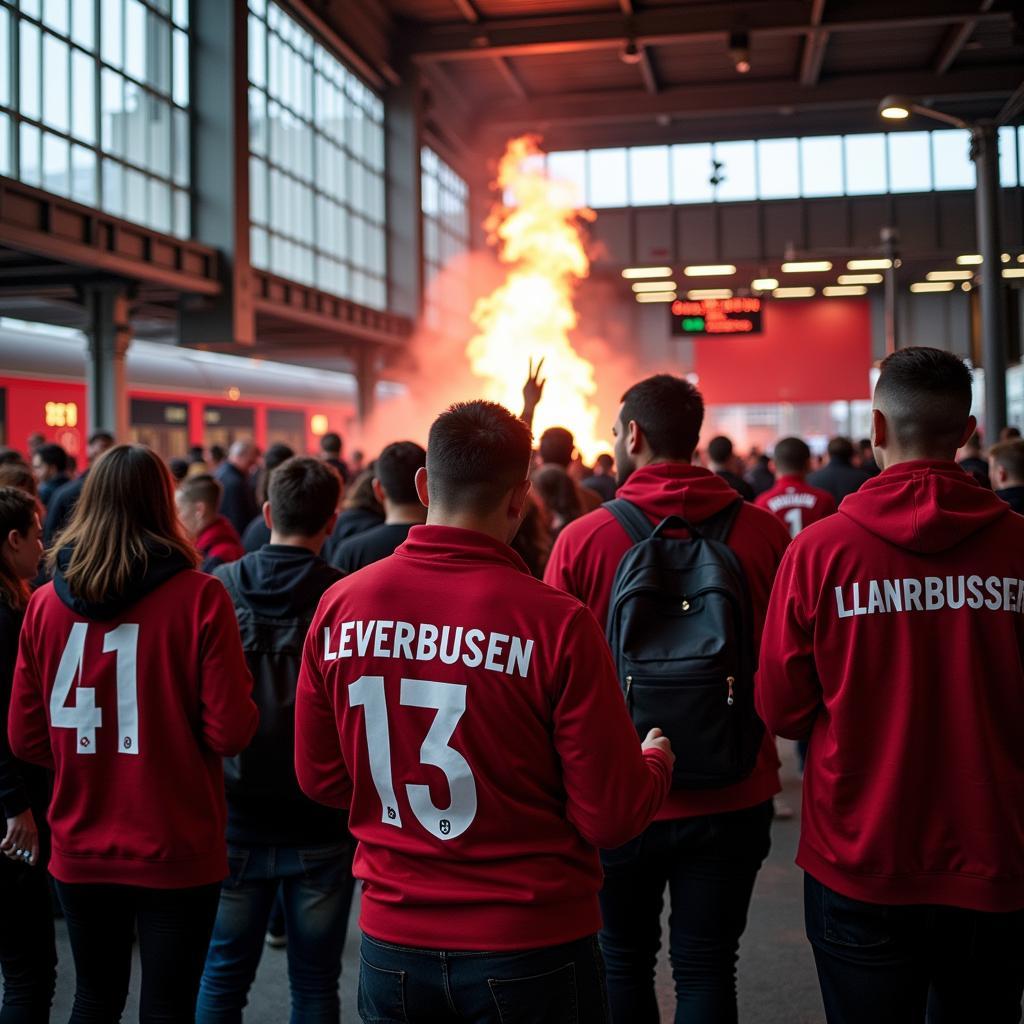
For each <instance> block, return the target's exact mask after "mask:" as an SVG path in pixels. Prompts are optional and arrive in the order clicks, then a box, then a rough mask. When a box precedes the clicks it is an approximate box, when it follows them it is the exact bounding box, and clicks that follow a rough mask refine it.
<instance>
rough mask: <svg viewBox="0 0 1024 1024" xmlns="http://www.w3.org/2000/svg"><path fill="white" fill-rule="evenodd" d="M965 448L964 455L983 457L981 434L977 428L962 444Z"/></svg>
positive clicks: (974, 457)
mask: <svg viewBox="0 0 1024 1024" xmlns="http://www.w3.org/2000/svg"><path fill="white" fill-rule="evenodd" d="M960 447H961V448H963V450H964V456H965V457H967V458H973V459H980V458H981V447H982V446H981V434H979V433H978V432H977V431H976V430H975V431H974V432H973V433H972V434H971V436H970V437H969V438H967V440H966V441H964V443H963V444H962V445H961V446H960Z"/></svg>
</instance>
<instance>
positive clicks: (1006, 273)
mask: <svg viewBox="0 0 1024 1024" xmlns="http://www.w3.org/2000/svg"><path fill="white" fill-rule="evenodd" d="M1003 277H1024V267H1007V268H1006V269H1005V270H1003Z"/></svg>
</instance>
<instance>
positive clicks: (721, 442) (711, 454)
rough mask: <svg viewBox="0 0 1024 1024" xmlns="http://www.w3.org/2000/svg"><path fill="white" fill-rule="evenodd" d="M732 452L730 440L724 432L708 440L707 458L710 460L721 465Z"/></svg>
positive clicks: (727, 459)
mask: <svg viewBox="0 0 1024 1024" xmlns="http://www.w3.org/2000/svg"><path fill="white" fill-rule="evenodd" d="M732 453H733V447H732V441H730V440H729V438H727V437H726V436H725V435H724V434H719V435H718V437H713V438H711V440H710V441H708V458H709V459H710V460H711V461H712V462H717V463H718V464H719V465H720V466H721V465H723V464H725V463H726V462H728V461H729V460H730V459H731V458H732Z"/></svg>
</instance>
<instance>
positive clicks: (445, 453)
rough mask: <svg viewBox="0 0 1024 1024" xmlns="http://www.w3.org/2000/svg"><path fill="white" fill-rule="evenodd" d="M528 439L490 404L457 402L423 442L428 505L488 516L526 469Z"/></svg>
mask: <svg viewBox="0 0 1024 1024" xmlns="http://www.w3.org/2000/svg"><path fill="white" fill-rule="evenodd" d="M532 448H533V435H532V434H531V433H530V428H529V427H528V426H527V425H526V424H525V423H524V422H523V421H522V420H521V419H519V417H518V416H514V415H513V414H512V413H510V412H509V411H508V409H506V408H505V407H504V406H502V405H498V404H497V403H495V402H485V401H483V400H478V401H474V402H458V403H457V404H455V405H453V406H451V408H449V409H447V410H446V411H445V412H443V413H441V415H440V416H438V418H437V419H436V420H434V423H433V425H432V426H431V428H430V435H429V437H428V439H427V486H428V489H429V491H430V500H431V501H436V502H437V503H438V504H440V505H442V506H444V507H445V508H448V509H468V510H471V511H473V512H475V513H478V514H479V513H483V514H486V513H488V512H493V511H494V509H495V507H496V506H497V504H498V502H500V501H501V499H502V498H503V497H504V495H505V494H507V493H508V492H509V491H510V490H511V489H512V488H513V487H515V486H516V484H518V483H520V482H521V481H523V480H525V479H526V475H527V473H528V472H529V469H530V457H531V452H532Z"/></svg>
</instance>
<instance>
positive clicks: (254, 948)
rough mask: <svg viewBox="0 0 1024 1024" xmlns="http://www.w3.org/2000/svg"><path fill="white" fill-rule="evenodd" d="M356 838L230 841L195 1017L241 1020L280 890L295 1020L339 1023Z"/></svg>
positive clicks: (214, 1023) (202, 1023) (224, 1022)
mask: <svg viewBox="0 0 1024 1024" xmlns="http://www.w3.org/2000/svg"><path fill="white" fill-rule="evenodd" d="M352 853H353V845H352V844H351V843H348V842H345V843H332V844H331V845H325V846H311V847H305V848H303V849H294V848H291V847H281V846H278V847H275V846H250V847H243V846H231V847H229V849H228V862H229V864H230V865H231V874H230V876H229V877H228V878H227V880H226V881H225V882H224V886H223V888H222V889H221V894H220V906H219V908H218V910H217V923H216V925H215V926H214V929H213V938H212V940H211V941H210V951H209V953H208V954H207V957H206V969H205V970H204V971H203V982H202V987H201V988H200V992H199V1004H198V1007H197V1011H196V1020H197V1021H198V1022H199V1024H239V1022H240V1021H241V1020H242V1008H243V1007H244V1006H245V1004H246V998H247V996H248V993H249V988H250V987H251V985H252V981H253V978H254V977H255V976H256V968H257V967H258V966H259V962H260V956H261V955H262V953H263V948H264V937H265V935H266V932H267V923H268V921H269V920H270V913H271V910H272V908H273V906H274V901H275V899H276V897H277V893H278V892H279V891H280V893H281V897H282V903H283V906H284V920H285V931H286V933H287V935H288V982H289V987H290V989H291V1000H292V1014H291V1019H292V1021H293V1022H295V1024H300V1022H301V1024H336V1022H337V1021H338V1019H339V1016H340V1013H341V1006H340V1002H339V998H338V978H339V977H340V976H341V953H342V948H343V946H344V944H345V931H346V928H347V927H348V912H349V906H350V905H351V903H352V889H353V885H354V883H353V879H352Z"/></svg>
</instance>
